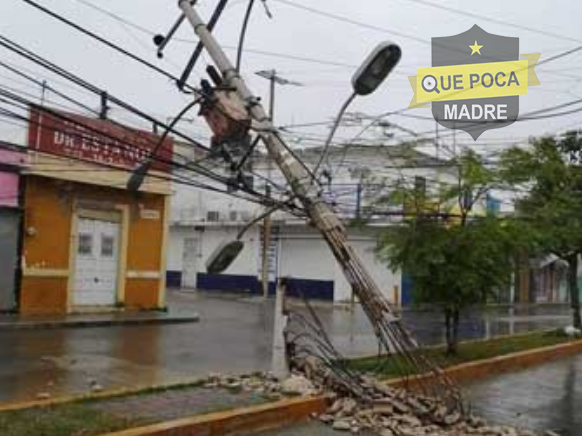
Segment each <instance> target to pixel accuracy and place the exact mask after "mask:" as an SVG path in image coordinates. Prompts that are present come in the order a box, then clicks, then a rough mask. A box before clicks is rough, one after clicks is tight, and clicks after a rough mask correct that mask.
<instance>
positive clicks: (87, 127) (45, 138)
mask: <svg viewBox="0 0 582 436" xmlns="http://www.w3.org/2000/svg"><path fill="white" fill-rule="evenodd" d="M158 142H159V136H157V135H155V134H153V133H150V132H147V131H143V130H137V129H134V128H131V127H127V126H123V125H120V124H118V123H114V122H112V121H108V120H101V119H95V118H89V117H84V116H81V115H77V114H71V113H67V112H62V111H56V110H53V109H50V110H43V109H40V108H33V109H31V111H30V125H29V129H28V146H29V148H30V149H32V150H37V151H42V152H45V153H49V154H53V155H57V156H63V157H70V158H73V159H78V160H81V161H85V162H92V163H97V164H102V165H107V166H114V167H120V168H128V169H134V168H136V167H137V166H138V165H139V164H140V163H141V162H143V161H144V160H145V159H146V158H147V157H148V156H150V153H151V152H152V150H153V149H154V148H155V147H156V145H157V144H158ZM172 150H173V143H172V139H171V138H166V139H165V140H164V143H163V145H162V147H160V149H159V150H158V151H157V153H156V156H155V161H154V164H153V165H152V168H153V169H155V170H159V171H166V172H170V171H171V160H172Z"/></svg>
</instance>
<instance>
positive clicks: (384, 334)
mask: <svg viewBox="0 0 582 436" xmlns="http://www.w3.org/2000/svg"><path fill="white" fill-rule="evenodd" d="M179 7H180V9H181V10H182V11H183V13H184V15H185V16H186V18H187V19H188V21H189V22H190V24H191V25H192V27H193V29H194V32H195V33H196V35H197V36H198V38H199V39H200V41H201V43H202V44H203V45H204V47H205V48H206V50H207V52H208V54H209V56H210V57H211V59H212V60H213V61H214V63H215V65H216V67H217V68H218V69H219V70H220V72H221V73H222V76H223V78H224V81H225V84H226V85H227V86H230V87H232V88H233V89H234V90H236V93H237V95H238V96H239V98H240V99H241V101H242V102H243V103H244V104H245V105H246V107H247V108H248V111H249V114H250V116H251V117H252V119H253V121H254V123H253V128H254V129H256V131H257V132H258V134H259V135H260V137H261V139H262V140H263V142H264V144H265V146H266V147H267V151H268V152H269V154H270V155H271V157H272V159H273V160H274V161H275V162H276V163H277V165H278V166H279V168H280V170H281V172H282V173H283V175H284V176H285V178H286V179H287V182H288V183H289V186H290V187H291V189H292V190H293V192H294V194H295V196H296V197H297V199H298V200H299V201H300V202H301V203H302V205H303V207H304V209H305V212H306V214H307V215H308V217H309V219H310V221H311V223H312V224H313V225H314V226H315V227H316V228H317V229H318V230H319V231H320V232H321V234H322V236H323V238H324V240H325V241H326V242H327V244H328V246H329V247H330V249H331V250H332V252H333V254H334V256H335V258H336V259H337V261H338V262H339V264H340V265H341V266H342V268H343V271H344V274H345V275H346V278H347V280H348V282H349V283H350V285H351V286H352V289H353V290H354V292H355V293H356V295H357V296H358V298H359V300H360V302H361V304H362V307H363V309H364V310H365V312H366V314H367V316H368V318H369V319H370V321H371V322H372V325H373V326H374V329H375V333H376V335H377V337H378V340H379V341H380V343H381V345H382V347H383V348H384V349H385V350H386V351H390V350H392V351H394V350H398V351H400V352H405V351H406V350H408V349H411V348H413V347H416V346H417V345H416V342H415V341H414V340H413V339H412V337H411V336H410V334H409V333H407V332H406V331H405V329H404V328H403V327H402V325H401V323H400V322H399V319H398V318H397V317H396V316H395V315H394V313H393V311H392V308H391V307H390V305H389V303H388V300H387V299H386V298H385V297H384V296H383V294H382V292H381V291H380V289H379V287H378V286H377V285H376V283H375V282H374V280H373V279H372V277H371V276H370V274H369V273H368V271H367V270H366V268H365V266H364V264H363V262H362V261H361V259H360V258H359V256H358V255H357V254H356V252H355V250H354V249H353V247H352V246H351V245H350V244H349V243H348V241H347V232H346V229H345V227H344V225H343V224H342V222H341V221H340V219H339V218H338V216H337V215H336V213H335V212H334V211H333V210H332V209H331V208H330V206H329V205H328V204H327V203H326V202H325V200H324V199H323V198H322V197H321V196H320V195H319V187H318V186H319V185H318V183H317V181H315V180H314V179H313V176H312V174H311V173H310V172H309V171H308V170H307V169H306V168H305V167H304V166H303V165H302V164H301V163H300V162H299V161H298V160H297V159H296V158H295V157H294V156H293V155H292V153H290V152H289V150H288V146H287V145H286V144H285V143H284V142H283V140H282V139H281V138H280V136H279V135H278V134H277V131H276V129H275V126H274V125H273V123H272V122H271V119H270V118H269V116H268V114H267V113H266V112H265V110H264V108H263V106H262V105H261V104H260V102H259V100H258V99H257V98H256V97H255V96H254V95H253V93H252V92H251V90H250V89H249V88H248V86H247V84H246V83H245V81H244V80H243V79H242V78H241V76H240V75H239V73H238V72H237V71H236V68H235V66H234V65H233V64H232V62H231V61H230V60H229V59H228V57H227V56H226V54H225V52H224V50H223V49H222V48H221V46H220V45H219V44H218V42H217V41H216V39H215V38H214V36H213V35H212V34H211V33H210V32H209V30H208V28H207V27H206V25H205V23H204V21H202V19H201V17H200V15H198V13H197V11H196V9H195V8H194V6H193V5H192V3H191V1H190V0H180V2H179ZM396 344H401V345H399V347H400V348H395V347H397V345H396Z"/></svg>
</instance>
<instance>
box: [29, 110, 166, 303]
mask: <svg viewBox="0 0 582 436" xmlns="http://www.w3.org/2000/svg"><path fill="white" fill-rule="evenodd" d="M63 117H64V118H63ZM156 142H157V137H155V136H153V135H152V134H150V133H148V132H140V131H135V130H131V129H129V128H125V127H123V126H119V125H116V124H112V123H110V122H108V121H105V120H94V119H86V118H83V117H79V116H74V115H71V114H64V115H63V113H57V112H55V111H51V112H50V113H45V112H44V111H43V112H38V111H32V113H31V122H30V128H29V164H30V167H29V169H28V170H27V171H26V173H25V197H24V208H25V212H24V243H23V251H22V263H23V273H22V282H21V289H20V301H19V310H20V312H21V313H23V314H65V313H71V312H85V311H95V310H112V309H113V308H128V309H162V308H164V307H165V269H166V268H165V252H166V241H167V229H168V211H169V197H168V195H169V194H170V181H169V179H168V174H167V171H168V168H167V166H168V165H167V164H166V165H165V166H164V165H162V164H159V165H157V166H154V168H153V169H152V172H151V173H150V175H149V176H148V177H147V178H146V180H145V182H144V184H143V186H142V188H141V189H140V192H138V193H133V192H129V191H127V190H126V189H125V186H126V183H127V179H128V176H129V174H130V173H129V172H128V170H130V169H132V168H135V166H136V165H137V164H139V162H141V161H142V160H143V158H144V156H145V155H147V152H148V150H151V148H153V146H155V143H156ZM144 150H145V151H144ZM162 155H163V156H165V157H166V158H167V157H168V156H171V142H169V141H168V144H164V150H163V154H162Z"/></svg>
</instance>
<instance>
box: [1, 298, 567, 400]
mask: <svg viewBox="0 0 582 436" xmlns="http://www.w3.org/2000/svg"><path fill="white" fill-rule="evenodd" d="M169 301H170V303H171V310H173V311H176V312H177V313H193V312H197V313H198V314H199V315H200V317H201V321H200V322H199V323H193V324H177V325H145V326H123V327H99V328H86V329H63V330H45V331H42V330H35V331H0V402H7V401H18V400H28V399H33V398H35V397H36V395H37V394H38V393H39V392H50V393H51V394H52V395H54V396H56V395H63V394H74V393H84V392H87V391H88V388H89V384H90V382H91V381H92V380H96V381H97V382H98V383H99V384H100V385H102V386H103V387H104V388H106V389H111V388H119V387H131V386H136V385H151V384H158V383H170V382H175V381H178V380H183V379H184V378H192V377H197V376H203V375H206V374H208V373H209V372H224V373H242V372H251V371H255V370H268V369H269V367H270V361H271V342H272V322H273V320H272V312H273V302H272V301H270V302H268V303H266V304H265V303H263V302H262V300H260V299H257V298H244V297H218V298H217V297H210V296H208V295H199V294H194V293H183V292H176V291H174V292H172V293H171V295H170V297H169ZM317 311H318V313H319V315H320V317H321V319H322V321H323V323H324V324H325V325H326V327H327V330H328V332H330V335H331V337H332V338H333V341H334V343H335V344H336V346H337V347H338V349H339V350H340V351H342V352H343V353H344V354H347V355H351V356H356V355H363V354H372V353H374V352H375V351H376V345H375V340H374V337H373V336H372V333H371V330H370V328H369V325H368V322H367V320H366V319H365V316H364V315H363V314H362V313H361V311H358V310H356V311H355V312H354V313H351V312H350V311H347V310H345V309H337V308H335V309H334V308H332V307H331V306H329V305H321V306H319V305H318V306H317ZM532 311H534V312H533V313H532ZM404 319H405V322H406V324H407V325H408V327H409V328H410V329H412V330H413V331H414V332H415V334H416V336H417V337H418V338H419V340H420V341H421V342H423V343H437V342H441V341H442V320H441V315H440V314H438V313H431V312H421V313H418V312H410V313H405V314H404ZM568 319H569V318H568V312H567V309H564V308H545V309H541V308H536V309H529V310H528V311H527V312H524V313H522V312H518V313H513V314H511V313H509V312H508V311H507V310H496V311H487V312H486V313H481V312H474V313H469V314H466V315H465V316H464V317H463V319H462V321H461V336H462V338H477V337H488V336H490V335H498V334H507V333H513V332H519V331H526V330H532V329H540V328H547V327H554V326H563V325H566V324H567V322H568Z"/></svg>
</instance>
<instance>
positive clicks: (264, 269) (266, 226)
mask: <svg viewBox="0 0 582 436" xmlns="http://www.w3.org/2000/svg"><path fill="white" fill-rule="evenodd" d="M255 74H256V75H257V76H259V77H262V78H264V79H267V80H268V81H269V117H270V118H271V123H272V124H275V87H276V85H277V84H279V85H295V86H303V85H302V84H301V83H299V82H293V81H290V80H287V79H284V78H282V77H281V76H278V75H277V71H275V70H262V71H257V72H256V73H255ZM266 163H267V180H271V159H270V154H269V153H268V152H267V157H266ZM265 197H267V198H268V199H269V198H271V186H270V185H269V184H268V183H267V184H266V186H265ZM271 231H272V221H271V214H268V215H265V218H264V219H263V244H262V250H261V255H262V258H261V284H262V287H263V298H265V299H267V298H268V297H269V266H270V265H269V264H270V262H269V248H270V246H271Z"/></svg>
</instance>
